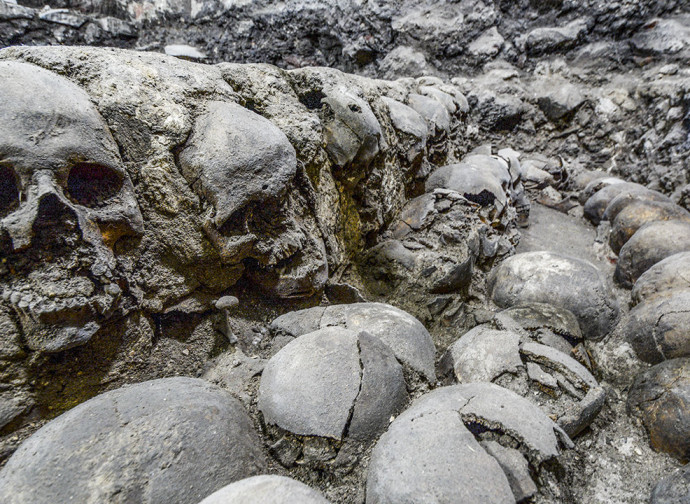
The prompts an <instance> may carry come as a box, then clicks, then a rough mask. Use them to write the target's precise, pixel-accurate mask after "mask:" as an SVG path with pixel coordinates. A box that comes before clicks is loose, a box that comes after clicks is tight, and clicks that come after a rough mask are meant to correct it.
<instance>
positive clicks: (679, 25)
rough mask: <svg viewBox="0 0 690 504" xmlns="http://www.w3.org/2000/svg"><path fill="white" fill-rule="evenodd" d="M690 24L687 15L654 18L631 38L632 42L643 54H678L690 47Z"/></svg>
mask: <svg viewBox="0 0 690 504" xmlns="http://www.w3.org/2000/svg"><path fill="white" fill-rule="evenodd" d="M689 25H690V23H689V22H688V16H687V15H681V16H679V17H677V18H668V19H659V18H657V19H652V20H650V21H649V22H648V23H647V24H646V26H644V27H643V29H640V30H639V31H638V32H637V33H636V34H635V35H634V36H633V37H632V38H631V40H630V43H631V45H632V47H633V48H634V49H635V50H636V51H638V52H640V53H643V54H650V55H673V54H678V53H680V52H681V51H687V50H689V49H690V26H689Z"/></svg>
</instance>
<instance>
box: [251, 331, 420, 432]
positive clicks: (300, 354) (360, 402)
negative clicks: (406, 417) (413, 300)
mask: <svg viewBox="0 0 690 504" xmlns="http://www.w3.org/2000/svg"><path fill="white" fill-rule="evenodd" d="M406 399H407V392H406V389H405V380H404V377H403V374H402V368H401V367H400V364H398V362H397V361H396V360H395V357H394V356H393V354H392V352H391V351H390V349H389V348H388V347H387V346H385V345H384V344H383V343H381V342H380V341H379V340H378V339H376V338H374V337H372V336H370V335H368V334H366V333H359V334H358V333H357V332H354V331H352V330H347V329H343V328H340V327H326V328H324V329H320V330H318V331H315V332H313V333H309V334H306V335H303V336H300V337H298V338H296V339H295V340H293V341H292V342H290V343H288V344H287V345H286V346H285V347H283V348H282V349H281V350H280V351H279V352H278V353H277V354H276V355H274V356H273V357H272V358H271V359H270V360H269V361H268V363H267V364H266V367H265V368H264V372H263V375H262V377H261V385H260V387H259V402H258V404H259V409H260V410H261V412H262V413H263V415H264V419H265V421H266V423H269V424H273V425H277V426H278V427H280V428H281V429H284V430H286V431H288V432H291V433H293V434H297V435H300V436H318V437H325V438H330V439H334V440H338V441H340V440H343V439H344V438H345V436H346V435H347V436H348V437H352V438H353V439H357V440H359V441H362V442H366V441H369V440H370V439H372V438H373V437H375V436H376V435H377V434H379V433H380V432H381V431H383V430H384V429H385V427H386V426H387V424H388V419H389V418H390V417H391V416H392V415H395V414H396V413H397V411H398V409H399V408H400V407H401V406H402V404H404V402H405V401H406Z"/></svg>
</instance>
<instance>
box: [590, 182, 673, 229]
mask: <svg viewBox="0 0 690 504" xmlns="http://www.w3.org/2000/svg"><path fill="white" fill-rule="evenodd" d="M636 201H665V202H669V203H670V202H671V198H669V197H668V196H666V195H664V194H661V193H660V192H658V191H652V190H651V189H647V188H646V187H645V188H644V189H633V190H630V191H623V192H621V193H620V194H619V195H618V196H616V197H615V198H613V199H612V200H611V201H610V202H609V204H608V206H607V207H606V210H605V211H604V215H603V216H602V220H606V221H609V222H613V221H614V219H615V218H616V216H617V215H618V214H619V213H620V212H621V210H623V209H624V208H626V207H627V206H628V205H630V204H632V203H634V202H636Z"/></svg>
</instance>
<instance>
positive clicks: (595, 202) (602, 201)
mask: <svg viewBox="0 0 690 504" xmlns="http://www.w3.org/2000/svg"><path fill="white" fill-rule="evenodd" d="M641 189H645V187H644V186H642V185H640V184H636V183H634V182H623V183H614V184H610V185H607V186H605V187H602V188H601V189H599V190H598V191H597V192H595V193H594V194H593V195H592V196H591V197H590V198H589V199H588V200H587V201H586V202H585V206H584V215H585V217H586V218H587V219H589V221H590V222H592V224H594V225H595V226H596V225H597V224H599V222H600V221H601V218H602V217H603V215H604V212H605V211H606V207H607V206H608V205H609V203H611V201H612V200H613V198H615V197H616V196H618V195H620V194H623V193H627V192H633V191H639V190H641Z"/></svg>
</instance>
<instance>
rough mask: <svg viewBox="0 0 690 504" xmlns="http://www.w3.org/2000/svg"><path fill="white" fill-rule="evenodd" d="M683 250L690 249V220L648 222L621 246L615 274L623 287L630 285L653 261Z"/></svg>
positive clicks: (655, 261)
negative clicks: (689, 221)
mask: <svg viewBox="0 0 690 504" xmlns="http://www.w3.org/2000/svg"><path fill="white" fill-rule="evenodd" d="M685 251H690V223H688V222H685V221H675V220H671V221H660V222H649V223H647V224H645V225H644V226H642V227H641V228H640V229H638V230H637V232H636V233H635V234H634V235H632V237H631V238H630V239H629V240H628V241H627V242H626V244H625V245H623V246H622V247H621V250H620V253H619V254H618V263H617V264H616V272H615V275H614V277H615V279H616V281H618V282H619V283H620V284H621V285H623V286H624V287H628V288H629V287H632V285H633V284H634V283H635V281H637V279H638V278H639V277H640V276H641V275H642V273H644V272H645V271H647V270H648V269H649V268H651V267H652V266H654V265H655V264H656V263H658V262H659V261H661V260H663V259H666V258H667V257H670V256H672V255H674V254H678V253H679V252H685Z"/></svg>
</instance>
